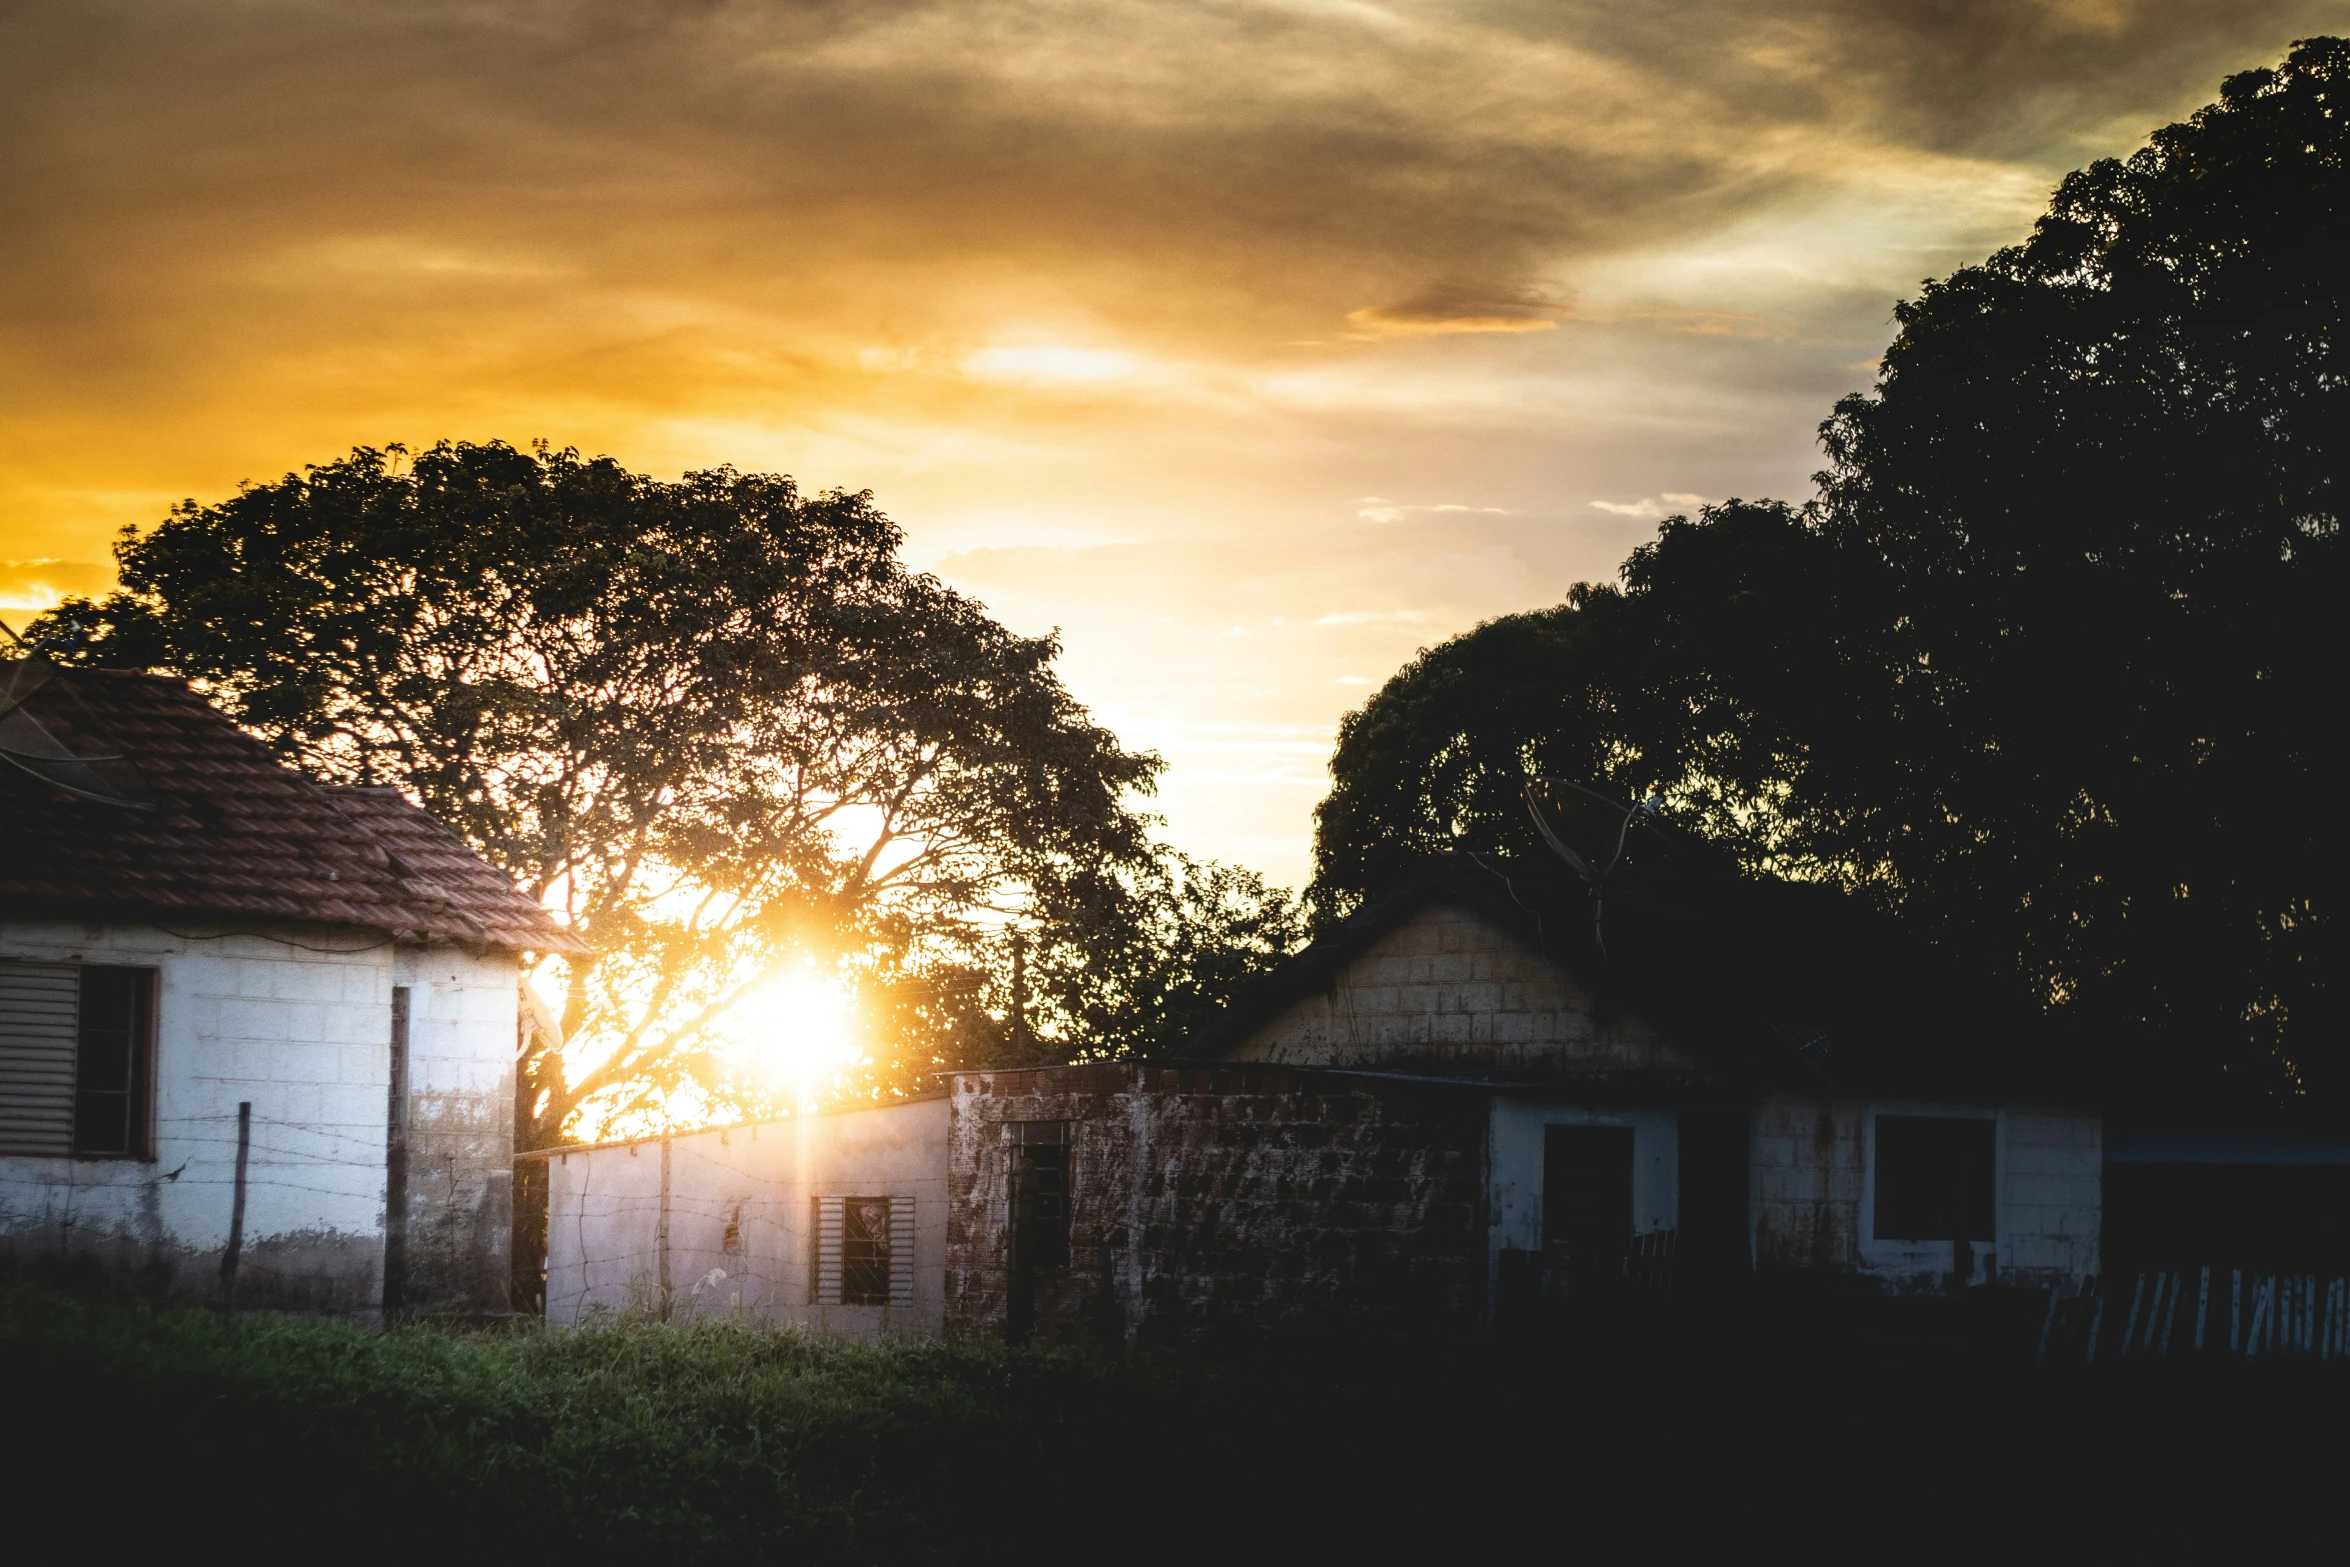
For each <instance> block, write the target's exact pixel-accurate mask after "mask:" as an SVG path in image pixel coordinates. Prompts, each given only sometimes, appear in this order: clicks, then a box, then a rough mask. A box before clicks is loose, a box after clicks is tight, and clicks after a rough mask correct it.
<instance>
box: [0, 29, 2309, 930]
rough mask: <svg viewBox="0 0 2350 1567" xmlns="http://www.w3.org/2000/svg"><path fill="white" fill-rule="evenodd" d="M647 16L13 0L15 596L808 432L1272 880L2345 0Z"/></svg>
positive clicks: (4, 517)
mask: <svg viewBox="0 0 2350 1567" xmlns="http://www.w3.org/2000/svg"><path fill="white" fill-rule="evenodd" d="M641 11H642V8H641V7H639V8H625V7H618V6H614V5H611V4H610V3H609V0H545V3H543V4H533V5H530V6H519V5H516V6H497V5H491V6H433V5H416V6H394V7H376V8H351V7H336V6H329V5H323V4H319V3H317V0H186V3H184V4H180V5H174V6H168V7H148V8H127V9H126V8H120V7H116V8H105V7H96V8H92V7H85V6H76V5H74V4H72V3H70V0H28V3H26V4H23V5H19V6H16V7H12V8H10V9H9V10H8V11H7V12H6V13H4V14H0V103H5V104H6V105H7V106H8V124H9V135H10V152H11V156H10V158H9V159H8V160H6V161H5V163H4V165H0V199H4V200H5V201H6V203H7V210H8V211H9V214H10V233H11V236H12V237H13V238H15V239H16V240H17V241H18V243H15V244H12V245H6V246H0V618H6V619H8V620H9V621H10V622H11V623H12V624H13V623H19V622H21V620H22V619H23V618H25V616H26V614H27V612H28V611H32V610H38V609H40V608H45V607H48V606H49V605H52V604H54V603H55V602H56V601H57V600H58V598H59V597H61V596H63V595H66V594H73V593H92V592H99V591H103V589H104V588H105V586H106V585H107V583H108V581H109V580H110V578H111V575H112V568H111V563H110V561H109V558H108V554H107V550H108V546H109V545H110V543H111V542H112V539H113V536H114V533H115V530H117V529H118V528H120V527H121V526H123V525H125V524H133V525H138V526H148V525H152V524H153V523H154V522H155V521H156V520H158V519H159V518H160V517H162V516H163V515H164V513H165V511H166V509H167V508H168V507H169V506H171V505H172V504H173V503H174V502H176V501H178V500H180V499H182V498H185V497H191V496H193V497H195V498H198V499H200V500H208V501H209V500H218V499H220V498H222V497H224V496H226V495H228V494H230V493H232V492H233V490H234V487H235V486H236V485H237V484H238V483H239V482H240V481H242V480H248V479H251V480H268V479H272V478H275V477H276V476H278V475H280V474H283V473H286V472H289V471H292V470H296V469H298V468H300V467H301V466H302V465H303V464H305V463H312V462H321V461H325V460H328V459H331V458H333V457H336V456H338V455H340V454H341V453H343V452H345V451H347V450H348V449H349V448H350V447H352V446H354V445H359V444H367V445H381V444H384V443H387V442H392V441H400V442H405V443H408V444H411V445H419V444H426V443H429V442H431V441H433V440H435V439H438V438H442V437H449V438H455V439H466V440H484V439H493V438H495V439H504V440H508V441H511V442H514V443H516V444H518V445H519V444H521V443H524V442H527V441H529V440H531V439H532V438H534V437H544V438H546V439H548V440H550V441H553V442H554V443H556V444H558V445H572V446H577V447H579V448H581V449H582V450H585V451H590V452H606V453H609V454H611V455H612V456H614V457H616V458H618V459H619V460H620V461H622V462H624V463H627V464H629V465H630V466H632V467H635V468H638V469H642V470H648V471H651V472H654V473H657V474H661V475H663V476H665V477H667V476H674V475H676V474H677V473H679V472H681V471H683V470H685V469H689V468H704V467H711V466H715V465H718V464H721V463H729V464H733V465H734V466H736V467H738V468H745V469H765V470H769V471H781V472H789V473H791V474H793V475H795V476H796V477H797V478H798V479H799V480H800V481H801V483H802V484H803V485H804V486H805V487H807V488H809V489H811V490H818V489H824V488H828V487H833V486H839V487H842V488H846V489H849V490H852V491H854V490H863V489H870V490H872V491H873V492H874V494H875V497H876V499H877V501H878V503H879V504H880V505H881V506H882V508H883V509H884V510H886V511H888V512H889V513H890V514H891V515H892V516H893V517H895V518H897V519H898V520H899V521H900V522H901V523H902V524H903V525H904V526H905V527H906V530H907V534H908V553H909V555H910V557H911V558H912V559H914V560H915V561H917V562H918V563H920V564H921V565H923V566H925V567H926V568H928V569H932V570H935V571H937V572H938V573H939V574H940V575H942V576H943V577H944V578H946V579H947V580H948V581H949V582H951V583H952V584H954V585H955V586H957V587H960V588H964V589H967V590H968V591H970V592H972V593H973V594H974V595H975V596H977V597H978V598H980V599H981V600H982V601H983V602H984V603H986V604H987V606H988V607H989V609H990V610H991V611H993V612H994V613H995V614H996V615H997V616H998V617H999V618H1001V619H1003V620H1004V621H1005V622H1006V623H1007V624H1009V625H1011V626H1012V627H1013V628H1014V629H1016V630H1019V631H1022V632H1028V633H1040V632H1045V631H1049V630H1052V629H1054V628H1056V627H1057V628H1059V629H1060V631H1061V633H1062V637H1063V645H1064V647H1065V649H1066V651H1065V654H1064V658H1063V661H1062V665H1061V668H1062V672H1063V677H1064V679H1065V680H1066V681H1067V683H1068V684H1069V686H1070V688H1071V690H1072V692H1073V693H1074V694H1075V695H1076V697H1077V698H1078V699H1079V700H1080V701H1082V702H1084V703H1086V704H1087V705H1089V706H1090V707H1091V708H1092V709H1093V711H1094V713H1095V715H1096V716H1097V717H1098V718H1099V719H1100V721H1101V722H1103V723H1104V724H1106V725H1107V726H1108V727H1110V728H1111V729H1112V730H1114V731H1115V732H1116V733H1117V734H1118V735H1119V737H1120V738H1121V739H1122V740H1123V741H1124V742H1126V743H1127V744H1129V745H1131V746H1134V747H1136V748H1139V749H1150V750H1156V751H1158V752H1160V753H1161V754H1163V755H1164V756H1165V757H1166V758H1167V760H1168V762H1169V764H1170V767H1169V771H1168V773H1167V775H1166V777H1165V779H1164V781H1163V783H1162V787H1161V793H1160V795H1159V797H1158V799H1157V800H1156V801H1155V802H1154V803H1153V809H1155V810H1157V811H1159V812H1160V813H1161V814H1163V815H1164V816H1165V818H1166V821H1167V828H1166V831H1167V835H1168V836H1169V837H1170V838H1171V839H1172V840H1173V841H1174V842H1175V843H1176V844H1177V845H1178V846H1180V847H1182V848H1184V849H1185V850H1187V851H1188V852H1192V853H1195V854H1204V855H1212V856H1216V857H1220V858H1226V859H1235V860H1239V861H1242V862H1244V863H1247V864H1250V865H1252V866H1255V867H1256V868H1258V869H1260V870H1263V871H1265V872H1267V873H1269V874H1271V875H1272V876H1273V877H1275V878H1276V879H1277V880H1280V881H1284V882H1287V883H1290V884H1292V885H1294V884H1296V883H1298V882H1300V881H1302V880H1303V879H1304V877H1305V876H1306V874H1307V871H1308V866H1307V846H1308V838H1309V832H1310V822H1311V815H1310V813H1311V810H1312V807H1313V804H1314V802H1315V800H1316V799H1317V798H1318V797H1319V795H1320V794H1321V792H1322V789H1323V788H1324V786H1325V784H1326V777H1325V774H1324V772H1323V763H1324V762H1325V760H1326V759H1327V756H1328V751H1329V745H1330V741H1331V738H1332V735H1333V733H1334V731H1335V728H1336V725H1337V722H1338V720H1339V718H1340V716H1341V715H1342V714H1343V713H1344V711H1345V710H1346V709H1347V708H1348V707H1349V706H1351V705H1353V704H1355V703H1357V702H1359V701H1360V700H1361V698H1362V696H1363V695H1364V694H1365V692H1366V690H1367V689H1369V688H1371V687H1374V686H1375V685H1376V684H1377V683H1378V682H1379V681H1381V680H1383V679H1384V678H1385V677H1386V675H1387V674H1388V673H1389V672H1390V671H1392V670H1394V669H1395V668H1396V667H1398V665H1400V664H1401V663H1403V662H1404V661H1405V660H1407V659H1409V658H1410V657H1411V656H1412V655H1413V653H1414V651H1415V650H1416V649H1418V648H1420V647H1424V646H1427V645H1430V644H1432V643H1434V642H1437V641H1439V640H1441V639H1443V638H1444V637H1446V636H1448V635H1451V634H1453V633H1455V632H1457V631H1460V630H1464V629H1466V628H1467V627H1469V626H1471V625H1474V624H1475V623H1476V622H1478V621H1479V620H1482V619H1485V618H1488V617H1491V616H1494V615H1498V614H1504V613H1508V612H1511V611H1514V610H1521V609H1527V608H1532V607H1535V606H1538V605H1543V604H1548V603H1555V602H1556V601H1557V600H1558V598H1559V597H1560V596H1561V595H1562V594H1563V593H1564V592H1565V590H1566V589H1567V587H1568V586H1569V585H1571V584H1572V583H1573V582H1575V581H1576V580H1578V579H1587V578H1595V577H1606V576H1608V575H1609V574H1611V573H1612V572H1613V571H1614V570H1615V568H1616V565H1617V563H1618V562H1619V561H1620V560H1621V559H1622V557H1623V555H1624V553H1625V552H1626V550H1627V549H1628V548H1629V547H1630V546H1631V545H1633V544H1634V543H1637V542H1638V541H1639V540H1640V539H1641V538H1642V537H1643V536H1645V534H1646V532H1647V531H1648V529H1649V528H1651V527H1652V526H1653V521H1654V517H1655V515H1656V514H1657V513H1659V512H1660V511H1662V510H1664V509H1665V508H1667V507H1670V506H1677V505H1679V504H1680V498H1682V497H1692V496H1700V495H1703V496H1729V495H1744V496H1749V497H1753V496H1760V495H1779V496H1784V497H1788V498H1791V499H1800V498H1801V497H1802V496H1803V495H1804V494H1805V493H1806V491H1807V489H1808V476H1809V474H1810V472H1811V470H1812V468H1813V467H1815V466H1816V459H1817V452H1816V449H1815V447H1814V445H1813V439H1812V435H1813V430H1814V428H1815V426H1816V424H1817V422H1818V421H1819V419H1820V418H1821V417H1823V416H1824V415H1825V413H1826V412H1827V410H1828V408H1829V407H1830V406H1831V404H1832V403H1833V401H1834V399H1835V398H1836V397H1837V396H1839V395H1841V394H1843V393H1845V392H1849V391H1853V390H1857V389H1860V388H1862V387H1864V386H1865V385H1866V384H1867V383H1868V380H1869V374H1870V370H1869V367H1870V365H1871V363H1872V361H1873V360H1874V358H1875V356H1876V355H1877V354H1879V353H1880V352H1881V351H1882V349H1883V347H1884V345H1885V341H1886V339H1887V336H1888V335H1889V332H1890V329H1891V327H1890V317H1891V309H1892V305H1893V302H1894V300H1895V299H1896V298H1897V297H1899V296H1900V295H1901V294H1902V293H1904V292H1908V291H1914V289H1915V288H1916V286H1917V283H1918V280H1919V279H1920V278H1922V277H1925V276H1928V275H1931V274H1935V273H1939V272H1943V271H1947V270H1948V269H1949V268H1951V267H1953V266H1956V265H1959V264H1961V263H1963V262H1965V261H1967V260H1970V259H1973V258H1976V257H1979V256H1980V255H1982V254H1984V253H1985V252H1987V251H1988V250H1990V249H1991V248H1993V247H1995V246H1997V245H2001V244H2006V243H2011V242H2013V241H2014V240H2016V239H2018V238H2020V237H2021V236H2022V234H2023V233H2024V232H2025V231H2026V230H2027V229H2028V228H2029V225H2030V223H2031V221H2032V219H2033V217H2034V216H2035V215H2036V213H2037V211H2038V210H2039V208H2040V206H2041V205H2042V203H2043V202H2044V201H2045V199H2046V195H2047V192H2048V190H2049V189H2050V188H2051V187H2052V186H2053V184H2054V183H2055V181H2056V179H2057V178H2058V177H2059V176H2060V175H2061V174H2062V173H2063V171H2064V170H2066V169H2068V168H2072V167H2077V166H2079V165H2081V164H2083V163H2085V162H2087V161H2088V160H2090V159H2091V158H2094V157H2098V156H2103V155H2108V154H2116V153H2126V152H2127V151H2128V150H2129V149H2130V148H2131V147H2133V146H2134V145H2136V144H2137V143H2138V142H2139V141H2140V140H2142V139H2143V137H2144V136H2145V134H2146V132H2147V131H2149V130H2150V129H2152V128H2153V127H2155V126H2156V125H2158V124H2160V123H2162V122H2163V121H2165V120H2168V119H2172V118H2176V117H2178V116H2180V115H2181V114H2184V113H2186V112H2189V111H2191V110H2192V109H2193V108H2194V107H2195V106H2196V105H2198V104H2200V103H2202V102H2205V101H2208V99H2209V98H2210V97H2211V96H2212V94H2213V93H2214V91H2215V90H2216V88H2217V85H2218V83H2219V81H2220V79H2221V78H2222V77H2223V76H2225V75H2227V74H2229V73H2231V72H2234V71H2238V70H2242V69H2245V68H2247V67H2249V66H2253V65H2258V64H2262V63H2266V62H2270V61H2273V60H2275V59H2276V58H2278V57H2279V56H2280V55H2281V53H2282V52H2283V50H2284V48H2285V46H2286V45H2287V43H2288V42H2289V41H2290V40H2291V39H2293V38H2296V37H2302V36H2307V35H2308V34H2309V33H2312V32H2320V31H2339V30H2341V20H2342V0H2240V3H2232V4H2229V5H2224V6H2211V5H2192V4H2187V3H2184V0H2178V3H2171V0H2024V3H2020V4H2017V3H1998V4H1995V3H1991V0H1982V3H1979V4H1960V5H1956V6H1937V7H1920V6H1910V7H1900V6H1893V7H1888V6H1883V5H1877V4H1869V3H1865V0H1759V3H1757V0H1687V3H1685V4H1682V5H1678V6H1673V7H1640V6H1620V5H1618V6H1603V5H1597V4H1585V3H1580V0H1574V3H1565V4H1560V3H1554V0H1543V3H1540V4H1537V3H1534V0H1496V3H1491V4H1481V5H1478V6H1475V7H1462V6H1459V5H1456V4H1452V3H1450V0H1381V3H1365V4H1354V3H1348V4H1340V5H1297V4H1293V3H1289V0H1232V3H1230V4H1225V5H1218V6H1209V7H1203V6H1196V5H1187V4H1181V3H1172V0H1167V3H1161V0H1100V3H1099V4H1095V5H1092V6H1088V7H1085V8H1070V7H1067V6H1065V5H1061V4H1056V3H1054V0H956V3H953V4H948V3H945V0H908V3H905V4H899V5H891V6H885V7H857V6H846V7H810V6H805V5H796V4H786V3H781V0H739V3H734V4H729V5H726V6H720V7H712V8H699V9H695V8H687V9H682V10H675V9H674V8H673V11H674V14H671V13H669V12H665V13H663V15H662V17H661V19H660V21H659V22H658V24H657V25H654V24H647V23H646V22H645V20H644V18H643V16H642V15H640V14H639V13H640V12H641ZM1364 496H1379V497H1383V499H1381V500H1379V501H1377V502H1369V501H1365V500H1363V499H1362V497H1364Z"/></svg>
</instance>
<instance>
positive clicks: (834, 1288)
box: [808, 1197, 845, 1306]
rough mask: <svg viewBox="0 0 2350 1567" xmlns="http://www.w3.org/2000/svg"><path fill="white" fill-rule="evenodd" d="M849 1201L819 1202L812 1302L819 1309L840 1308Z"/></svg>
mask: <svg viewBox="0 0 2350 1567" xmlns="http://www.w3.org/2000/svg"><path fill="white" fill-rule="evenodd" d="M844 1201H845V1199H843V1198H839V1197H819V1198H817V1199H816V1248H815V1250H816V1266H815V1267H814V1268H813V1269H812V1270H810V1275H809V1277H810V1286H811V1287H810V1289H809V1294H808V1298H809V1300H810V1301H811V1302H813V1303H814V1304H816V1305H819V1306H837V1305H839V1304H840V1233H841V1225H842V1223H843V1222H844V1221H843V1218H842V1213H841V1207H842V1204H843V1202H844Z"/></svg>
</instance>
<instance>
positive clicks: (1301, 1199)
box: [947, 1065, 1487, 1344]
mask: <svg viewBox="0 0 2350 1567" xmlns="http://www.w3.org/2000/svg"><path fill="white" fill-rule="evenodd" d="M952 1102H953V1107H954V1108H953V1116H952V1121H951V1126H950V1131H949V1150H950V1151H949V1161H948V1171H949V1176H948V1187H949V1189H948V1204H949V1208H948V1230H947V1325H948V1331H949V1332H950V1333H952V1334H955V1335H957V1336H963V1337H977V1338H1000V1337H1002V1336H1003V1333H1004V1331H1005V1326H1006V1309H1007V1299H1006V1291H1007V1285H1008V1282H1009V1281H1008V1278H1007V1273H1006V1259H1007V1257H1008V1253H1009V1246H1008V1242H1009V1236H1008V1234H1007V1226H1008V1216H1009V1199H1008V1191H1007V1183H1008V1176H1009V1171H1010V1167H1011V1165H1010V1160H1011V1155H1010V1147H1011V1144H1010V1141H1009V1134H1008V1133H1007V1131H1006V1123H1009V1122H1015V1121H1066V1122H1068V1123H1069V1126H1070V1134H1071V1136H1070V1141H1071V1163H1072V1167H1073V1182H1072V1201H1071V1223H1070V1258H1071V1264H1070V1267H1069V1269H1068V1270H1067V1272H1066V1273H1063V1274H1046V1275H1043V1276H1040V1277H1039V1278H1038V1280H1037V1286H1036V1292H1035V1300H1036V1323H1037V1333H1038V1336H1039V1337H1040V1338H1045V1339H1074V1338H1081V1337H1099V1336H1106V1337H1111V1338H1118V1339H1127V1340H1139V1341H1143V1342H1156V1343H1195V1344H1196V1343H1216V1342H1235V1341H1246V1340H1252V1339H1264V1338H1269V1337H1281V1336H1284V1335H1293V1334H1295V1335H1313V1336H1316V1337H1324V1338H1329V1337H1340V1336H1349V1335H1355V1334H1374V1335H1394V1334H1412V1333H1416V1332H1455V1333H1457V1332H1460V1331H1464V1330H1467V1329H1470V1328H1473V1327H1474V1325H1475V1324H1476V1322H1477V1321H1478V1319H1479V1315H1480V1312H1481V1309H1482V1294H1483V1286H1484V1275H1485V1235H1484V1219H1483V1211H1482V1194H1483V1188H1484V1140H1485V1130H1486V1123H1487V1101H1486V1098H1485V1096H1484V1095H1482V1094H1480V1093H1476V1092H1473V1091H1465V1090H1461V1089H1455V1088H1452V1087H1450V1086H1443V1085H1436V1086H1432V1085H1425V1084H1411V1083H1396V1082H1381V1081H1377V1080H1372V1079H1364V1078H1348V1077H1342V1076H1337V1075H1333V1074H1327V1073H1319V1072H1301V1071H1296V1070H1291V1069H1284V1068H1274V1067H1264V1066H1240V1065H1234V1066H1219V1067H1201V1068H1183V1069H1168V1068H1158V1067H1148V1066H1138V1065H1106V1066H1086V1067H1068V1068H1060V1069H1055V1070H1051V1071H1042V1072H1006V1073H984V1072H981V1073H967V1074H963V1075H961V1076H959V1077H957V1078H956V1079H955V1090H954V1094H953V1101H952Z"/></svg>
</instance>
